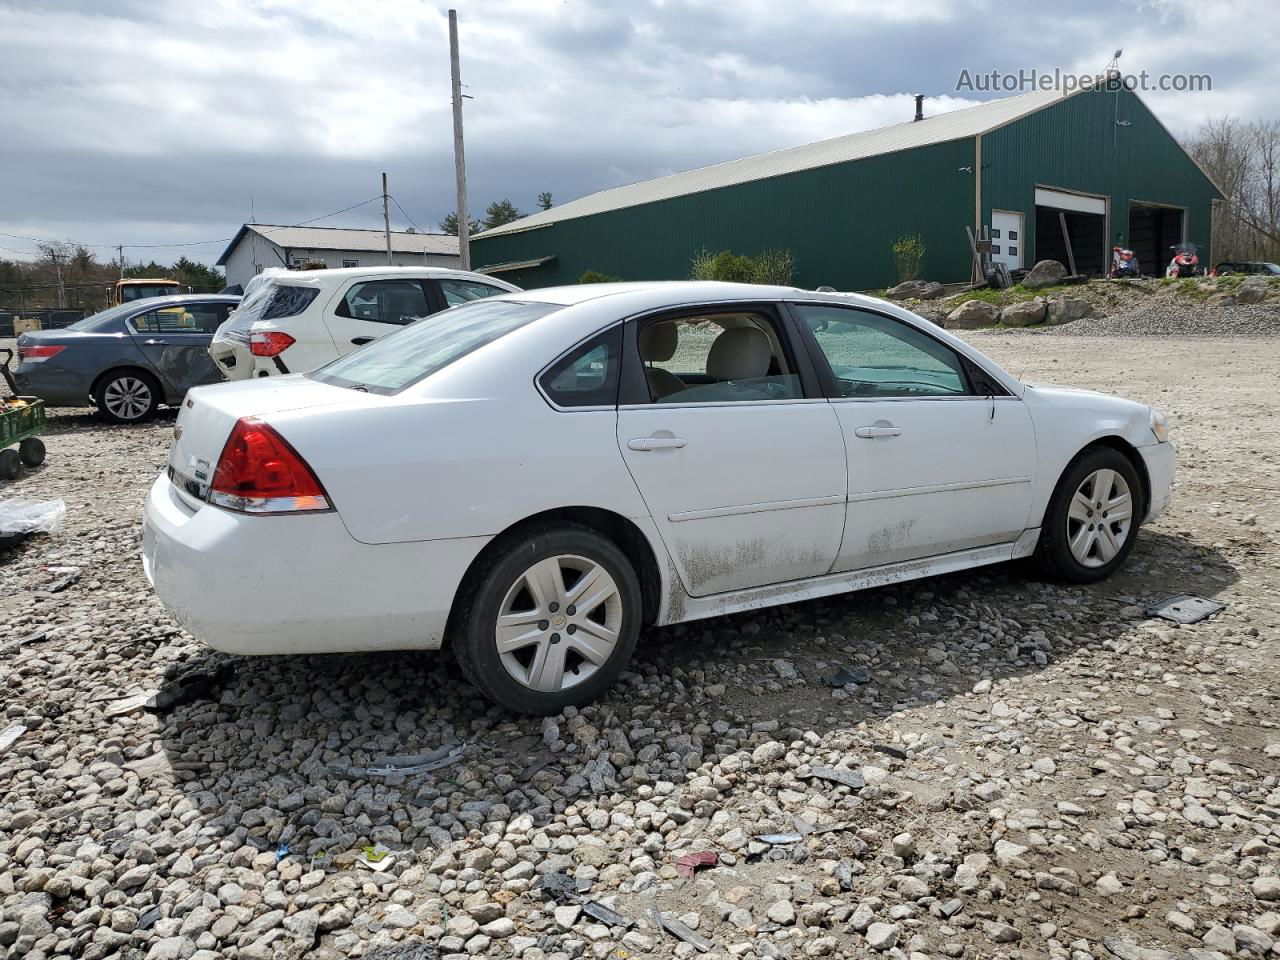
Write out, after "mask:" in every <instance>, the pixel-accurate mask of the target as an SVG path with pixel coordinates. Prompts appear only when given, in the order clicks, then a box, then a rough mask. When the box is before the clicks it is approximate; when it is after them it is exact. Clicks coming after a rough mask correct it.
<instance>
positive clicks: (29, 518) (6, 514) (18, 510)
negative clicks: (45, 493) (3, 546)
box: [0, 499, 67, 537]
mask: <svg viewBox="0 0 1280 960" xmlns="http://www.w3.org/2000/svg"><path fill="white" fill-rule="evenodd" d="M66 515H67V505H66V504H65V503H64V502H62V501H61V500H22V499H13V500H0V537H18V536H26V535H28V534H32V533H56V532H57V531H58V528H59V527H61V526H62V521H63V519H64V518H65V517H66Z"/></svg>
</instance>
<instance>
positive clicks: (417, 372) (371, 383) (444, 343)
mask: <svg viewBox="0 0 1280 960" xmlns="http://www.w3.org/2000/svg"><path fill="white" fill-rule="evenodd" d="M561 309H563V307H562V306H561V305H560V304H558V303H522V302H518V301H514V300H477V301H475V302H474V303H468V304H463V305H462V306H459V307H454V308H453V309H451V310H446V311H444V312H443V313H437V314H436V315H435V316H431V317H423V318H422V319H421V320H417V321H415V322H413V323H411V324H409V325H408V326H407V327H401V328H400V329H399V330H396V331H395V332H393V333H389V334H387V335H386V336H383V337H379V338H378V339H377V340H375V341H373V343H371V344H369V345H368V346H367V347H361V348H360V349H359V350H357V351H356V352H355V353H350V354H347V356H345V357H342V358H341V359H339V360H335V361H333V362H332V363H330V364H327V365H325V366H323V367H321V368H320V369H319V370H313V371H312V372H311V373H309V374H307V376H309V377H310V378H311V379H313V380H319V381H320V382H321V383H331V384H334V385H335V386H339V387H354V388H357V389H362V390H368V391H369V392H370V393H385V394H391V393H399V392H400V391H401V390H403V389H405V387H408V386H411V385H413V384H415V383H417V382H418V381H419V380H422V379H424V378H425V377H429V376H431V374H433V373H435V372H436V371H438V370H443V369H444V368H445V367H447V366H448V365H449V364H451V363H453V362H454V361H455V360H458V359H459V358H461V357H464V356H466V355H467V354H468V353H471V352H472V351H473V350H479V349H480V348H481V347H483V346H485V345H486V344H490V343H493V342H494V341H495V340H497V339H499V338H500V337H504V336H506V335H507V334H508V333H510V332H511V331H512V330H516V329H519V328H520V327H523V326H524V325H525V324H527V323H532V322H533V321H534V320H537V319H538V318H539V317H545V316H546V315H547V314H549V313H554V312H555V311H556V310H561Z"/></svg>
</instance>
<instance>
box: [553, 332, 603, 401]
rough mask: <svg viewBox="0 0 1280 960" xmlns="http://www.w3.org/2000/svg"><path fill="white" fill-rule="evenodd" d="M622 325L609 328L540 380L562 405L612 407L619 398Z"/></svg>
mask: <svg viewBox="0 0 1280 960" xmlns="http://www.w3.org/2000/svg"><path fill="white" fill-rule="evenodd" d="M621 366H622V327H621V326H617V327H614V328H613V329H612V330H606V331H605V332H604V333H602V334H600V335H599V336H596V337H592V338H591V339H590V340H588V341H587V342H586V343H584V344H582V346H580V347H577V348H576V349H574V350H572V351H570V352H569V353H568V355H566V356H565V357H564V358H563V359H561V360H559V361H557V362H556V363H555V365H554V366H552V367H551V369H550V370H548V371H547V372H546V373H544V374H543V375H542V377H541V378H540V379H539V380H538V383H539V385H540V386H541V387H542V389H543V392H544V393H546V395H547V397H548V398H549V399H550V400H551V402H552V403H554V404H555V405H556V406H558V407H612V406H615V405H616V404H617V402H618V372H619V370H620V369H621Z"/></svg>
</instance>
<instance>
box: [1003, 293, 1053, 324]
mask: <svg viewBox="0 0 1280 960" xmlns="http://www.w3.org/2000/svg"><path fill="white" fill-rule="evenodd" d="M1046 311H1047V308H1046V307H1045V304H1044V301H1043V300H1039V299H1036V300H1024V301H1022V302H1021V303H1011V304H1009V306H1007V307H1005V308H1004V309H1003V310H1001V311H1000V322H1001V323H1002V324H1004V325H1005V326H1006V327H1029V326H1031V325H1032V324H1035V323H1042V322H1043V321H1044V316H1045V313H1046Z"/></svg>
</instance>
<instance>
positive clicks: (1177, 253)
mask: <svg viewBox="0 0 1280 960" xmlns="http://www.w3.org/2000/svg"><path fill="white" fill-rule="evenodd" d="M1169 249H1170V250H1172V251H1173V259H1172V260H1170V261H1169V269H1168V270H1166V271H1165V272H1164V275H1165V276H1166V277H1194V276H1195V275H1196V274H1198V273H1199V272H1200V257H1199V256H1198V255H1197V254H1196V245H1195V244H1194V243H1189V242H1186V243H1175V244H1174V245H1173V246H1172V247H1170V248H1169Z"/></svg>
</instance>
